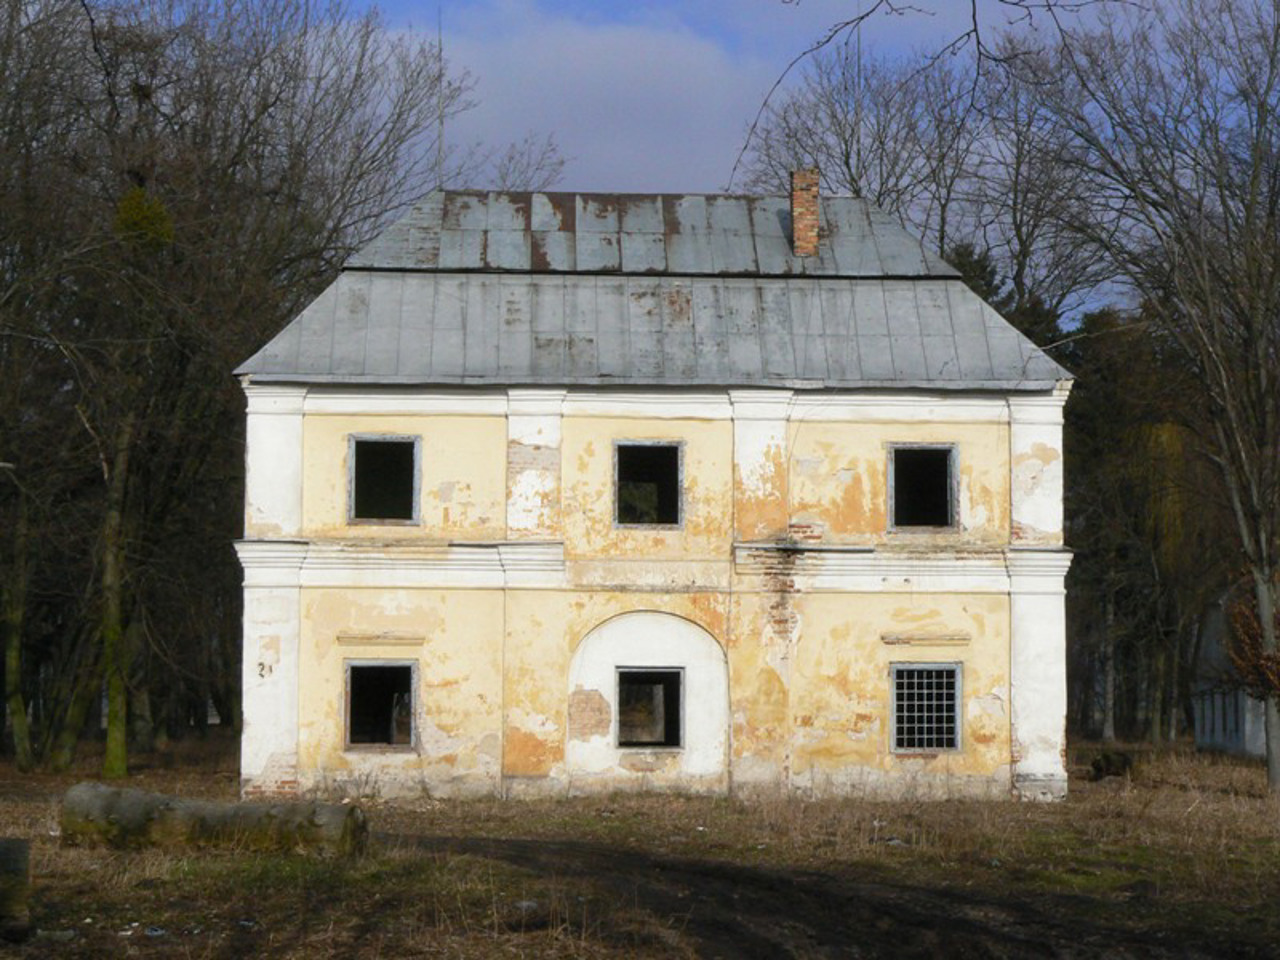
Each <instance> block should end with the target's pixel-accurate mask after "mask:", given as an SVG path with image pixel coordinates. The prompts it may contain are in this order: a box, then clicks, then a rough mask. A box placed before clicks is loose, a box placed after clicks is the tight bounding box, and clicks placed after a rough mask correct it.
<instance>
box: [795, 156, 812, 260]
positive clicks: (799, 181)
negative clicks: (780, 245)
mask: <svg viewBox="0 0 1280 960" xmlns="http://www.w3.org/2000/svg"><path fill="white" fill-rule="evenodd" d="M791 250H792V252H793V253H794V254H795V255H796V256H797V257H816V256H817V255H818V171H817V169H815V168H810V169H808V170H793V171H792V172H791Z"/></svg>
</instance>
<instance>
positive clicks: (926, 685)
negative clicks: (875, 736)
mask: <svg viewBox="0 0 1280 960" xmlns="http://www.w3.org/2000/svg"><path fill="white" fill-rule="evenodd" d="M959 674H960V671H959V668H958V667H955V666H944V667H934V666H929V667H907V666H895V667H894V668H893V749H894V750H902V751H922V752H929V751H934V750H955V749H957V748H958V747H959V746H960V736H959V730H960V726H959V707H960V697H959V689H960V683H959Z"/></svg>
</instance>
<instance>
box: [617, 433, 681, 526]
mask: <svg viewBox="0 0 1280 960" xmlns="http://www.w3.org/2000/svg"><path fill="white" fill-rule="evenodd" d="M617 471H618V473H617V479H618V484H617V497H616V501H617V520H618V523H620V524H638V525H664V526H675V525H677V524H679V523H680V445H679V444H678V443H620V444H618V447H617Z"/></svg>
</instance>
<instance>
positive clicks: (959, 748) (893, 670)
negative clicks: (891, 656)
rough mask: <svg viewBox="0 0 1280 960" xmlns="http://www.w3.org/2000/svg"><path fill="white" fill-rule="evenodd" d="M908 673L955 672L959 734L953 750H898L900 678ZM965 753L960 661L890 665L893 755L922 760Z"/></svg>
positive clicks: (945, 748)
mask: <svg viewBox="0 0 1280 960" xmlns="http://www.w3.org/2000/svg"><path fill="white" fill-rule="evenodd" d="M908 670H954V671H955V686H956V692H955V704H954V706H953V708H952V709H953V710H954V711H955V731H956V741H955V745H954V746H950V747H899V746H898V674H899V672H900V671H908ZM963 751H964V664H962V663H960V662H959V661H932V660H910V661H895V662H893V663H891V664H889V752H890V753H892V754H894V755H895V756H906V757H919V756H933V755H935V754H939V753H961V752H963Z"/></svg>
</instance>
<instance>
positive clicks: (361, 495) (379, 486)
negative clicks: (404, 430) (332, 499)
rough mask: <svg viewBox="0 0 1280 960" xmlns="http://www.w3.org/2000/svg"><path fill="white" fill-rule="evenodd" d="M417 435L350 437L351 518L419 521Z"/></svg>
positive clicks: (366, 520)
mask: <svg viewBox="0 0 1280 960" xmlns="http://www.w3.org/2000/svg"><path fill="white" fill-rule="evenodd" d="M418 447H419V441H418V438H417V437H398V436H384V435H370V436H353V437H351V450H350V463H351V520H352V522H357V521H362V522H366V523H414V522H416V521H417V520H418Z"/></svg>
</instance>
